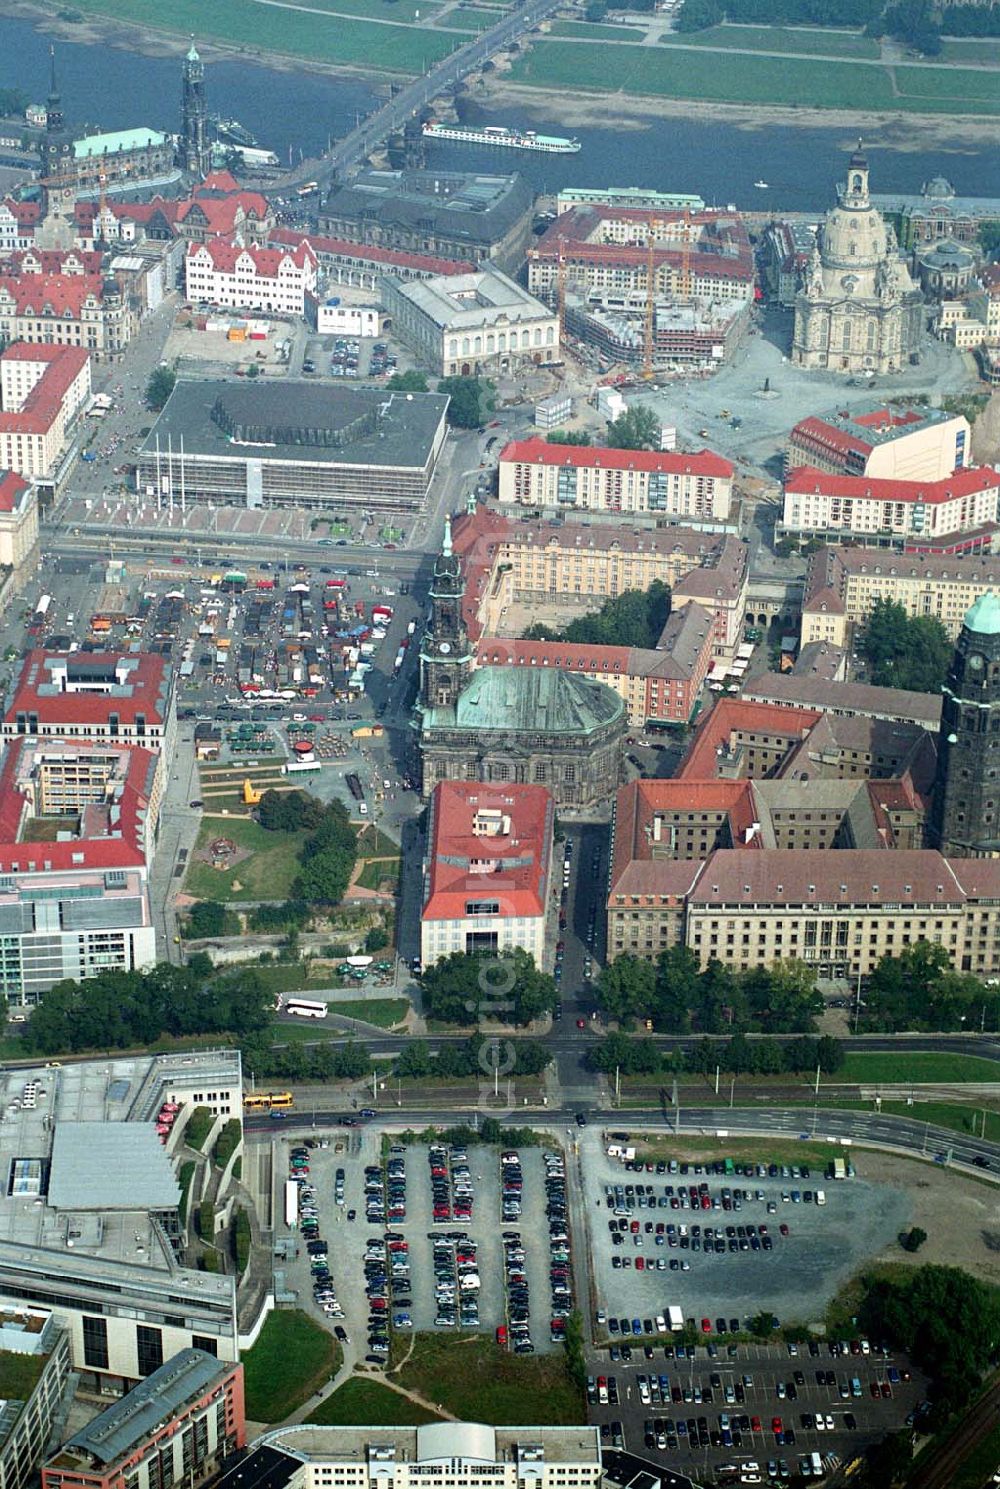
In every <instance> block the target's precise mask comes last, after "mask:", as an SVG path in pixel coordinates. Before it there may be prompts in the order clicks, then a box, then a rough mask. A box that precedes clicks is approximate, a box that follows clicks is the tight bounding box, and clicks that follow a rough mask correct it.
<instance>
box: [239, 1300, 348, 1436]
mask: <svg viewBox="0 0 1000 1489" xmlns="http://www.w3.org/2000/svg"><path fill="white" fill-rule="evenodd" d="M241 1358H242V1360H243V1373H244V1385H245V1388H246V1412H247V1417H248V1418H249V1419H250V1420H251V1421H254V1422H271V1423H277V1422H282V1421H284V1419H285V1417H287V1416H288V1414H289V1413H290V1412H293V1411H295V1409H296V1407H299V1406H301V1405H302V1404H303V1402H305V1401H308V1400H309V1397H310V1396H311V1395H312V1394H313V1392H314V1391H317V1390H319V1388H320V1386H321V1385H323V1384H324V1382H325V1381H327V1380H329V1378H330V1376H331V1375H333V1374H335V1373H336V1370H337V1367H338V1363H339V1360H340V1345H339V1344H338V1343H337V1341H336V1340H335V1339H334V1337H333V1335H332V1334H328V1333H327V1331H326V1329H323V1328H320V1326H319V1324H316V1323H313V1321H312V1319H311V1318H309V1317H308V1315H307V1314H305V1313H303V1312H302V1311H301V1309H299V1308H292V1309H288V1310H285V1309H281V1310H279V1311H276V1312H274V1313H271V1314H269V1315H268V1318H267V1321H266V1323H265V1324H264V1327H263V1329H262V1330H261V1332H260V1337H259V1339H258V1340H257V1343H256V1344H255V1345H254V1346H253V1348H252V1349H248V1350H244V1352H243V1354H242V1356H241Z"/></svg>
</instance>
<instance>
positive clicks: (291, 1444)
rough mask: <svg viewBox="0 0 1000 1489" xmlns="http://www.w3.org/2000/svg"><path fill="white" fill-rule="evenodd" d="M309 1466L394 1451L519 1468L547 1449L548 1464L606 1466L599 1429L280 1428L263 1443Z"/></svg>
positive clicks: (415, 1457)
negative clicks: (533, 1452)
mask: <svg viewBox="0 0 1000 1489" xmlns="http://www.w3.org/2000/svg"><path fill="white" fill-rule="evenodd" d="M262 1441H263V1442H266V1443H267V1444H268V1446H269V1447H272V1448H280V1449H283V1450H284V1451H285V1452H288V1453H294V1454H296V1455H297V1456H299V1457H301V1458H303V1459H304V1460H305V1461H306V1462H320V1463H322V1462H331V1463H338V1462H341V1463H363V1462H365V1461H366V1459H367V1456H368V1452H369V1450H370V1449H371V1448H373V1447H379V1448H392V1449H393V1451H394V1453H395V1455H396V1458H397V1460H398V1461H399V1462H405V1463H427V1462H431V1463H433V1462H435V1461H440V1460H441V1459H442V1458H450V1457H454V1458H465V1459H472V1460H473V1461H477V1460H478V1461H480V1462H482V1461H486V1462H492V1463H505V1462H507V1463H509V1462H515V1461H516V1460H517V1459H518V1458H519V1456H520V1455H521V1454H522V1453H524V1452H525V1450H526V1449H531V1448H541V1449H542V1451H543V1453H544V1458H545V1461H546V1462H548V1463H592V1464H595V1465H598V1466H599V1465H600V1462H601V1446H600V1442H601V1439H600V1432H599V1430H598V1428H597V1427H586V1426H583V1427H490V1426H486V1425H484V1424H483V1423H482V1422H432V1423H429V1424H428V1425H427V1426H424V1427H317V1426H307V1425H303V1426H297V1427H279V1428H277V1429H276V1430H275V1431H274V1432H269V1433H268V1434H267V1436H266V1437H265V1438H263V1439H262Z"/></svg>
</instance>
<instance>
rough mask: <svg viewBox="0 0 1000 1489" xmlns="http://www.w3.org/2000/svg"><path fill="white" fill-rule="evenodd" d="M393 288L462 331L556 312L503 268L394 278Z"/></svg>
mask: <svg viewBox="0 0 1000 1489" xmlns="http://www.w3.org/2000/svg"><path fill="white" fill-rule="evenodd" d="M392 285H393V288H394V289H395V290H396V292H397V293H398V294H399V295H401V296H402V297H403V299H404V300H409V301H410V302H411V303H412V304H413V305H415V306H416V307H417V309H418V310H420V311H421V312H422V313H423V314H424V315H425V316H427V318H428V319H429V320H431V321H432V322H433V323H434V325H436V326H439V327H441V328H442V329H443V330H444V329H451V330H456V331H459V330H461V329H462V328H463V326H479V325H482V324H483V322H484V321H487V322H489V323H490V324H492V323H493V322H495V321H499V320H503V321H504V322H508V321H509V322H511V323H513V324H517V323H519V322H520V321H522V320H538V319H539V318H541V317H545V316H548V317H551V316H552V315H553V313H554V312H553V311H552V310H550V308H549V307H548V306H547V305H543V304H542V303H541V301H540V300H536V299H535V297H534V295H530V294H529V293H528V291H527V290H526V289H522V287H521V286H520V285H519V284H517V283H516V282H515V281H514V280H513V279H509V278H508V277H507V275H506V274H502V273H501V272H500V270H499V269H494V268H492V267H491V268H486V269H478V270H476V272H475V273H473V274H450V275H449V274H441V275H439V276H438V278H436V279H414V280H410V281H409V282H404V281H403V280H398V279H394V280H393V281H392Z"/></svg>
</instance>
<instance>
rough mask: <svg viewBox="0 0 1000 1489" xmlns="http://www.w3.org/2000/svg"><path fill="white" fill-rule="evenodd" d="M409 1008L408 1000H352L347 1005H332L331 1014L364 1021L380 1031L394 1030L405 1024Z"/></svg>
mask: <svg viewBox="0 0 1000 1489" xmlns="http://www.w3.org/2000/svg"><path fill="white" fill-rule="evenodd" d="M409 1006H410V1003H409V999H408V998H370V999H367V1000H366V999H364V998H357V999H353V998H352V999H350V1000H349V1001H348V1002H347V1003H331V1004H330V1012H331V1013H339V1014H340V1016H341V1018H345V1019H364V1021H365V1023H367V1024H377V1025H378V1027H379V1028H380V1029H392V1028H394V1027H395V1026H396V1025H397V1024H401V1023H402V1022H403V1020H404V1019H405V1017H406V1011H407V1009H408V1008H409Z"/></svg>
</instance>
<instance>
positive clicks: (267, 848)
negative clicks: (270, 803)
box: [184, 817, 301, 901]
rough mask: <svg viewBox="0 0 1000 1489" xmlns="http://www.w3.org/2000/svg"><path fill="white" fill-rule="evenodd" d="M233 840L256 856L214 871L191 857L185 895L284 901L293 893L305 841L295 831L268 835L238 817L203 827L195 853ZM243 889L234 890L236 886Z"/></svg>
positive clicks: (211, 822)
mask: <svg viewBox="0 0 1000 1489" xmlns="http://www.w3.org/2000/svg"><path fill="white" fill-rule="evenodd" d="M219 837H226V838H232V840H233V842H234V843H236V844H238V846H239V847H241V848H246V849H248V850H249V852H250V853H251V854H252V857H250V858H245V859H243V861H242V862H241V863H238V864H237V865H236V867H235V868H232V869H214V868H213V867H212V865H211V864H209V863H202V862H199V861H198V860H197V859H196V858H195V856H194V853H192V855H191V861H190V866H189V868H188V871H187V877H186V878H185V880H184V890H185V893H187V894H190V895H194V897H195V899H199V900H221V901H226V900H284V899H287V898H288V896H289V894H290V893H291V888H292V880H293V879H294V878H295V875H296V874H297V873H298V867H299V865H298V859H297V857H296V855H297V853H298V850H299V847H300V844H301V839H300V838H299V836H298V835H297V834H295V833H291V832H265V831H264V829H263V828H262V827H260V826H258V824H257V823H256V822H251V821H249V820H246V819H240V818H236V817H232V818H229V819H228V820H227V821H226V822H220V821H219V820H218V819H217V818H214V819H210V820H208V821H206V822H203V823H202V824H201V828H200V830H199V833H198V841H197V843H196V844H195V853H197V852H198V850H199V849H201V848H204V847H206V846H207V845H208V844H209V843H211V842H213V841H214V840H215V839H216V838H219ZM234 883H238V884H239V885H240V886H241V887H240V888H239V889H236V890H234V888H233V884H234Z"/></svg>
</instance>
